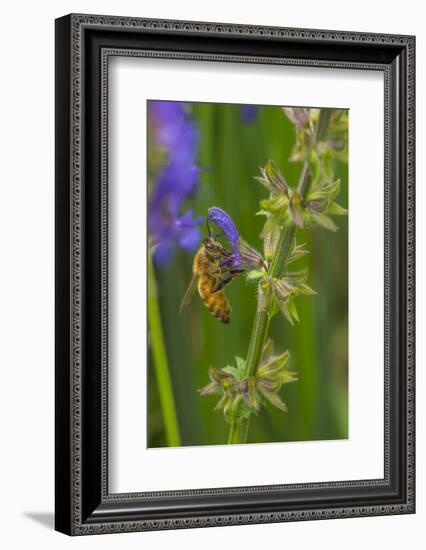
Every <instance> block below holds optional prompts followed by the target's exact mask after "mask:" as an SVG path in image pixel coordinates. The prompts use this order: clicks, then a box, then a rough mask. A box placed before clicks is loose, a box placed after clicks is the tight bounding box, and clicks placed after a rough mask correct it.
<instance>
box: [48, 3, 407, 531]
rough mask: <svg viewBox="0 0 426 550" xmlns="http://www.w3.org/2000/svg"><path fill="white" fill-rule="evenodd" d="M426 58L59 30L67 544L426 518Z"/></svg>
mask: <svg viewBox="0 0 426 550" xmlns="http://www.w3.org/2000/svg"><path fill="white" fill-rule="evenodd" d="M414 56H415V39H414V37H413V36H399V35H382V34H363V33H354V32H350V33H349V32H342V31H325V30H306V29H289V28H278V27H253V26H244V25H228V24H217V23H201V22H187V21H168V20H148V19H137V18H134V19H132V18H127V17H126V18H125V17H115V16H114V17H109V16H97V15H78V14H77V15H74V14H72V15H68V16H65V17H62V18H60V19H58V20H56V385H55V386H56V474H55V475H56V514H55V516H56V529H57V530H59V531H61V532H63V533H66V534H69V535H85V534H99V533H119V532H125V531H144V530H156V529H178V528H187V527H204V526H219V525H238V524H247V523H266V522H285V521H299V520H310V519H327V518H348V517H359V516H374V515H384V514H407V513H414V511H415V500H414V493H415V480H414V475H415V472H414V178H415V174H414V171H415V165H414V163H415V159H414V153H415V144H414V140H415V112H414V109H415V88H414V85H415V82H414V81H415V75H414V68H415V58H414Z"/></svg>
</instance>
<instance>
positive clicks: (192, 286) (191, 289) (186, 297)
mask: <svg viewBox="0 0 426 550" xmlns="http://www.w3.org/2000/svg"><path fill="white" fill-rule="evenodd" d="M197 278H198V276H197V274H196V273H194V275H193V276H192V279H191V281H190V283H189V285H188V288H187V289H186V292H185V294H184V296H183V298H182V302H181V303H180V307H179V314H180V313H182V310H183V308H184V307H185V306H187V305H188V304H189V302H190V301H191V298H192V296H193V295H194V291H195V289H196V287H197Z"/></svg>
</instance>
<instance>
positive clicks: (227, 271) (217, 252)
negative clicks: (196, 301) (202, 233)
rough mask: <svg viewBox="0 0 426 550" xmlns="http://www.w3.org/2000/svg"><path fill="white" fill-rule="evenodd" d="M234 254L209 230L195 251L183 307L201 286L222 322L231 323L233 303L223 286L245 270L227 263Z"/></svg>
mask: <svg viewBox="0 0 426 550" xmlns="http://www.w3.org/2000/svg"><path fill="white" fill-rule="evenodd" d="M230 257H231V252H229V250H226V248H225V247H224V246H222V244H221V243H220V242H219V241H217V240H216V239H215V238H214V236H212V235H211V233H210V231H209V236H208V237H207V238H205V239H204V240H203V242H202V244H201V246H200V248H199V249H198V251H197V253H196V254H195V257H194V262H193V265H192V279H191V282H190V283H189V286H188V289H187V290H186V292H185V295H184V297H183V300H182V303H181V306H180V311H182V309H183V307H184V306H186V305H187V304H188V303H189V301H190V299H191V297H192V295H193V294H194V291H195V288H197V289H198V294H199V295H200V298H201V300H202V301H203V303H204V305H205V306H206V308H207V309H208V310H209V311H210V312H211V313H212V315H213V316H214V317H216V319H218V320H219V321H221V322H222V323H229V321H230V319H231V305H230V303H229V301H228V299H227V298H226V296H225V293H224V291H223V289H224V288H225V286H226V285H227V284H229V283H230V282H231V281H232V280H233V279H234V278H235V277H236V276H237V275H239V274H240V273H242V271H243V270H242V269H235V268H232V267H230V266H227V265H226V263H224V261H226V260H227V259H229V258H230Z"/></svg>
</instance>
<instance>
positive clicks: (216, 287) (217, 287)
mask: <svg viewBox="0 0 426 550" xmlns="http://www.w3.org/2000/svg"><path fill="white" fill-rule="evenodd" d="M233 278H234V277H233V276H232V275H231V276H230V277H225V279H220V281H217V283H216V284H215V285H214V286H213V288H212V290H211V292H212V294H214V293H215V292H219V290H222V289H223V287H224V286H225V285H227V284H228V283H230V282H231V281H232V279H233Z"/></svg>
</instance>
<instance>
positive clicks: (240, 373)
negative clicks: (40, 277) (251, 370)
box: [235, 356, 247, 382]
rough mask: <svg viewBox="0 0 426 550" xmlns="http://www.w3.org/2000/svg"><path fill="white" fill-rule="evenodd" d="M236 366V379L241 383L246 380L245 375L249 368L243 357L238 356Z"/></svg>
mask: <svg viewBox="0 0 426 550" xmlns="http://www.w3.org/2000/svg"><path fill="white" fill-rule="evenodd" d="M235 364H236V378H237V380H238V381H239V382H241V381H242V380H243V379H244V375H245V372H246V367H247V361H246V360H245V359H243V358H242V357H237V356H236V357H235Z"/></svg>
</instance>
